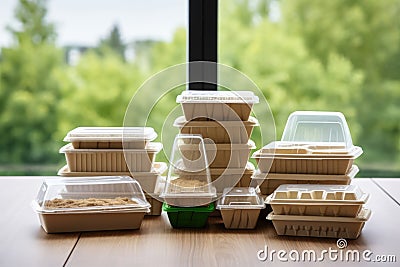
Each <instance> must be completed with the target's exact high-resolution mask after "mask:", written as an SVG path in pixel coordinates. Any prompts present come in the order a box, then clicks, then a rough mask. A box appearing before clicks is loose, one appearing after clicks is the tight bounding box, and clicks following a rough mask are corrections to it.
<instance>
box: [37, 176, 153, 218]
mask: <svg viewBox="0 0 400 267" xmlns="http://www.w3.org/2000/svg"><path fill="white" fill-rule="evenodd" d="M71 188H73V190H69V189H71ZM33 207H34V209H35V210H36V211H37V212H38V213H82V212H83V213H90V212H113V211H115V212H117V211H145V212H148V211H149V208H150V204H149V203H148V202H147V201H146V198H145V196H144V194H143V191H142V188H141V187H140V185H139V183H138V182H137V181H136V180H134V179H132V178H131V177H126V176H111V177H77V178H52V179H46V180H44V182H43V184H42V186H41V187H40V189H39V192H38V195H37V197H36V200H35V201H34V202H33Z"/></svg>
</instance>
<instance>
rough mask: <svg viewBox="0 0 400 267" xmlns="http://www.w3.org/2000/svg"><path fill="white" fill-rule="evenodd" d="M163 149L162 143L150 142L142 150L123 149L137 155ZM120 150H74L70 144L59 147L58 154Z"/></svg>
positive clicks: (113, 150) (114, 150) (117, 149)
mask: <svg viewBox="0 0 400 267" xmlns="http://www.w3.org/2000/svg"><path fill="white" fill-rule="evenodd" d="M162 148H163V145H162V143H159V142H151V143H149V144H148V145H147V146H146V148H143V149H131V148H129V149H124V151H125V152H137V153H145V152H153V153H158V152H160V151H161V149H162ZM120 151H122V149H119V148H115V149H101V148H80V149H76V148H74V147H73V146H72V144H70V143H69V144H66V145H65V146H63V147H61V148H60V150H59V152H60V153H89V152H95V153H100V152H120Z"/></svg>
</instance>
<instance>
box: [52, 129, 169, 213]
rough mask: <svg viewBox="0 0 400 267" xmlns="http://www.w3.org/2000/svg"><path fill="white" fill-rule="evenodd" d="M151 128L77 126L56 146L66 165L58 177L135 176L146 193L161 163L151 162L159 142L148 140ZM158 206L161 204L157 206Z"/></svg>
mask: <svg viewBox="0 0 400 267" xmlns="http://www.w3.org/2000/svg"><path fill="white" fill-rule="evenodd" d="M155 138H157V133H156V132H155V131H154V129H153V128H151V127H78V128H75V129H73V130H71V131H70V132H69V133H68V134H67V135H66V137H65V138H64V141H67V142H70V143H69V144H67V145H65V146H63V147H62V148H61V149H60V153H64V154H65V157H66V160H67V165H66V166H64V167H63V168H61V169H60V170H59V172H58V174H59V175H61V176H66V177H76V176H120V175H126V176H131V177H133V178H134V179H136V180H137V181H138V182H139V183H140V184H141V187H142V189H143V190H144V191H146V193H147V194H153V193H154V190H155V188H156V185H157V183H158V181H159V180H160V179H161V174H162V173H163V172H165V171H166V169H167V165H166V164H165V163H158V162H155V157H156V155H157V154H158V153H159V152H160V151H161V149H162V144H161V143H157V142H152V141H153V140H154V139H155ZM160 208H161V207H160Z"/></svg>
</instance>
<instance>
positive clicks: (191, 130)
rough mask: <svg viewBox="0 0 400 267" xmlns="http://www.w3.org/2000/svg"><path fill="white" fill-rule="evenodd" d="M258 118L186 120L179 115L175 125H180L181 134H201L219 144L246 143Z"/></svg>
mask: <svg viewBox="0 0 400 267" xmlns="http://www.w3.org/2000/svg"><path fill="white" fill-rule="evenodd" d="M258 125H259V123H258V120H257V119H256V118H254V117H250V118H249V120H248V121H196V120H194V121H186V120H185V118H184V117H183V116H182V117H178V118H177V119H176V120H175V122H174V126H175V127H179V129H180V133H181V134H200V135H201V136H202V137H203V138H210V139H212V140H213V141H214V142H215V143H219V144H227V143H232V144H246V143H247V142H248V141H249V138H250V136H251V133H252V131H253V128H254V127H255V126H258Z"/></svg>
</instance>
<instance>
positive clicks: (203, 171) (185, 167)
mask: <svg viewBox="0 0 400 267" xmlns="http://www.w3.org/2000/svg"><path fill="white" fill-rule="evenodd" d="M185 143H190V144H193V146H195V147H196V149H197V150H198V157H197V158H191V159H189V158H185V153H182V150H181V147H182V145H184V144H185ZM182 171H184V172H191V173H196V174H198V175H196V176H193V177H180V174H181V173H182ZM160 197H161V198H163V199H164V202H166V203H167V204H169V205H172V206H178V207H196V206H204V205H208V204H209V203H211V202H212V201H213V198H215V197H216V190H215V187H213V186H212V185H211V176H210V171H209V168H208V159H207V154H206V151H205V146H204V141H203V138H202V137H201V136H198V135H184V134H178V135H177V136H176V137H175V140H174V144H173V147H172V153H171V157H170V165H169V169H168V174H167V178H166V183H165V188H164V191H163V192H162V193H161V194H160Z"/></svg>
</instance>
